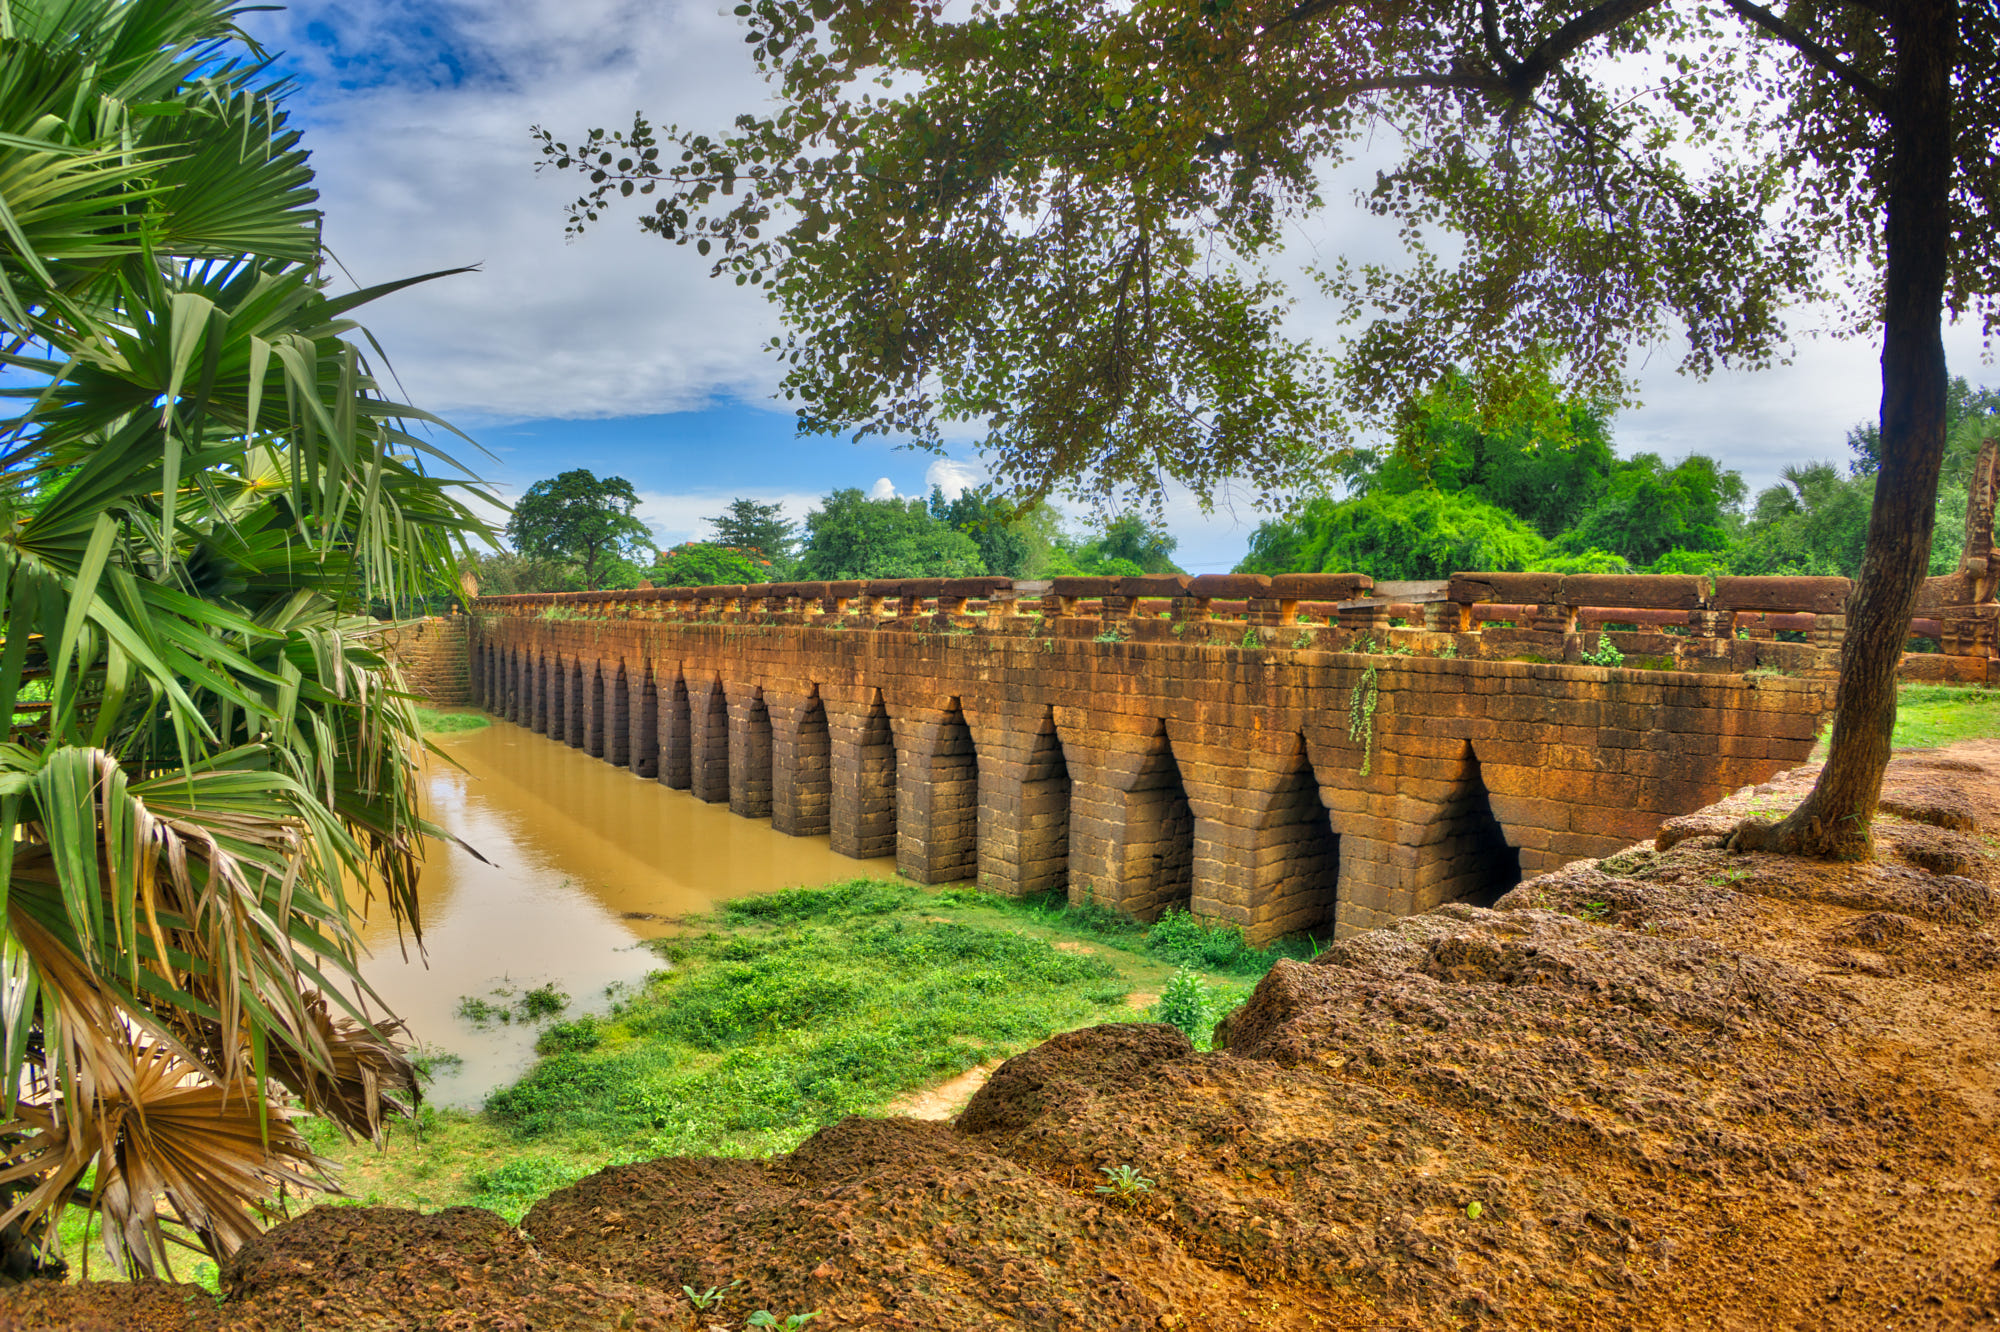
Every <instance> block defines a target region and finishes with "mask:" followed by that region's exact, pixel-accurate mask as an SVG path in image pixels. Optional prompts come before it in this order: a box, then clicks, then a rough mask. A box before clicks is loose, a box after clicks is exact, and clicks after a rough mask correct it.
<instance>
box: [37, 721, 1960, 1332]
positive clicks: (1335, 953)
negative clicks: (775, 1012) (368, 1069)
mask: <svg viewBox="0 0 2000 1332" xmlns="http://www.w3.org/2000/svg"><path fill="white" fill-rule="evenodd" d="M1811 780H1812V770H1811V769H1809V768H1808V769H1801V770H1798V771H1795V772H1793V773H1789V774H1786V775H1785V776H1783V777H1781V778H1779V779H1777V780H1775V781H1773V782H1771V783H1769V784H1767V785H1766V786H1763V787H1759V788H1757V789H1755V790H1746V791H1744V792H1740V793H1738V794H1737V795H1736V796H1734V797H1732V798H1731V799H1730V800H1728V801H1725V802H1723V803H1722V804H1721V805H1718V806H1715V807H1713V808H1711V809H1709V810H1705V811H1702V812H1701V813H1700V814H1697V815H1692V816H1689V817H1687V818H1684V819H1677V820H1674V821H1672V822H1670V823H1669V824H1667V825H1666V826H1665V827H1663V828H1662V830H1661V833H1660V836H1659V838H1658V840H1657V842H1656V843H1655V844H1654V845H1651V846H1638V847H1633V848H1631V849H1628V850H1627V851H1624V852H1622V853H1620V854H1619V855H1616V856H1613V857H1610V858H1608V859H1606V860H1603V861H1595V862H1582V863H1579V864H1575V865H1571V866H1569V867H1567V868H1565V869H1563V870H1562V871H1560V872H1558V873H1556V874H1552V875H1548V876H1545V877H1543V878H1539V879H1536V880H1532V881H1530V882H1528V883H1524V884H1522V885H1521V886H1520V887H1519V888H1518V889H1516V890H1515V891H1514V892H1512V893H1510V894H1509V895H1508V896H1507V897H1506V898H1504V899H1502V900H1501V901H1500V902H1499V903H1498V904H1497V906H1496V907H1495V908H1494V909H1492V910H1481V909H1477V908H1472V907H1466V906H1449V907H1444V908H1441V909H1440V910H1438V911H1435V912H1432V913H1430V914H1428V915H1425V916H1421V917H1415V918H1412V919H1410V920H1406V921H1402V922H1399V923H1398V924H1397V925H1395V926H1393V927H1390V928H1387V929H1383V930H1378V931H1374V932H1372V933H1370V934H1366V935H1360V936H1357V937H1354V938H1351V939H1346V940H1342V941H1340V942H1339V943H1337V944H1335V945H1334V946H1333V947H1331V948H1329V949H1327V950H1326V951H1325V952H1324V953H1322V954H1321V955H1320V956H1319V957H1318V958H1317V959H1316V960H1315V961H1314V962H1313V963H1312V964H1310V965H1307V964H1299V963H1289V962H1287V963H1280V964H1279V965H1278V966H1277V967H1276V968H1275V969H1274V970H1273V971H1272V972H1271V974H1270V975H1269V976H1268V977H1267V978H1266V979H1265V980H1264V982H1263V983H1262V984H1261V985H1260V986H1259V987H1258V989H1257V991H1256V993H1255V994H1254V995H1253V996H1252V998H1251V1000H1250V1001H1249V1003H1248V1004H1246V1005H1245V1006H1244V1007H1243V1008H1242V1009H1240V1010H1238V1011H1237V1012H1236V1013H1235V1014H1233V1015H1232V1016H1231V1018H1230V1019H1229V1020H1228V1021H1227V1023H1226V1024H1225V1030H1224V1044H1225V1045H1226V1047H1227V1048H1226V1051H1224V1052H1221V1053H1216V1054H1201V1053H1197V1052H1195V1051H1194V1050H1193V1049H1192V1048H1191V1047H1190V1046H1189V1045H1188V1043H1187V1041H1186V1040H1185V1039H1184V1038H1183V1037H1182V1036H1181V1035H1180V1034H1179V1033H1178V1032H1176V1031H1174V1030H1173V1029H1172V1028H1168V1027H1163V1026H1158V1025H1150V1024H1125V1025H1117V1026H1107V1027H1097V1028H1091V1029H1087V1030H1084V1031H1078V1032H1071V1033H1068V1034H1067V1035H1064V1036H1060V1037H1058V1038H1056V1039H1055V1040H1052V1041H1050V1042H1048V1043H1046V1044H1044V1045H1042V1046H1040V1047H1038V1048H1037V1049H1034V1050H1031V1051H1029V1052H1028V1053H1026V1054H1024V1055H1021V1056H1019V1057H1018V1058H1015V1059H1012V1060H1009V1061H1008V1062H1007V1063H1005V1064H1004V1065H1002V1066H1001V1067H999V1068H998V1069H997V1070H995V1071H993V1073H992V1075H991V1076H990V1078H988V1079H987V1080H986V1081H985V1083H984V1085H983V1086H980V1087H979V1088H978V1089H977V1090H976V1092H974V1093H973V1095H972V1097H971V1100H970V1102H969V1104H967V1106H966V1108H965V1110H964V1111H963V1113H962V1114H960V1115H959V1116H958V1118H957V1119H956V1120H955V1121H953V1122H951V1123H942V1122H935V1121H926V1120H918V1119H913V1118H894V1119H850V1120H847V1121H844V1122H843V1123H841V1124H838V1125H835V1126H834V1127H832V1128H829V1129H827V1130H825V1131H824V1132H822V1133H820V1134H818V1135H817V1136H816V1137H814V1138H813V1139H811V1140H810V1141H808V1142H807V1143H805V1144H804V1145H803V1146H802V1147H800V1149H799V1150H798V1151H796V1152H794V1153H792V1154H791V1155H789V1156H785V1157H779V1158H774V1159H772V1160H768V1161H742V1160H717V1159H706V1158H699V1159H668V1160H660V1161H653V1162H648V1163H644V1164H639V1165H632V1166H624V1167H618V1168H615V1169H611V1170H607V1171H605V1172H603V1173H601V1174H599V1175H596V1176H593V1177H591V1178H589V1179H586V1180H583V1181H581V1182H579V1183H578V1184H576V1185H575V1186H573V1187H571V1188H569V1189H565V1190H563V1191H561V1192H559V1193H557V1194H555V1195H553V1196H551V1197H550V1198H548V1199H546V1200H544V1201H543V1202H542V1203H541V1204H539V1205H538V1206H537V1207H536V1208H535V1209H534V1210H533V1211H532V1212H531V1213H529V1215H528V1216H527V1218H526V1219H525V1221H524V1223H523V1227H522V1230H521V1231H513V1230H510V1229H509V1228H508V1227H506V1226H505V1225H504V1223H502V1222H500V1221H499V1219H498V1218H496V1217H492V1216H490V1214H485V1213H480V1212H476V1211H472V1210H471V1209H456V1210H454V1211H453V1212H447V1213H441V1214H439V1215H438V1216H433V1217H417V1216H415V1215H413V1214H410V1213H403V1212H394V1211H388V1210H383V1209H327V1208H322V1209H319V1210H316V1211H314V1212H312V1213H309V1214H307V1215H306V1216H305V1217H304V1218H302V1219H301V1220H298V1221H295V1222H292V1223H289V1224H288V1225H285V1226H281V1227H279V1228H278V1229H276V1230H274V1231H273V1232H271V1233H270V1234H269V1235H267V1236H265V1237H264V1238H263V1239H261V1240H259V1241H257V1242H256V1243H254V1244H252V1245H251V1246H249V1248H248V1249H246V1250H245V1252H244V1253H243V1254H242V1255H240V1256H239V1257H238V1259H237V1260H235V1261H233V1262H232V1263H231V1264H230V1265H229V1267H228V1271H227V1285H228V1289H229V1291H230V1296H231V1297H230V1300H229V1301H228V1302H227V1303H225V1304H224V1305H222V1306H221V1307H220V1308H217V1307H215V1306H214V1305H212V1304H210V1303H208V1302H206V1301H203V1300H192V1299H189V1298H188V1297H187V1296H186V1294H185V1292H184V1291H183V1290H181V1289H179V1288H172V1287H160V1286H154V1287H150V1288H148V1287H119V1286H95V1287H84V1288H77V1287H70V1288H63V1289H58V1290H56V1291H50V1290H48V1289H46V1288H43V1289H39V1290H26V1291H14V1292H7V1293H0V1329H13V1328H25V1327H75V1328H97V1327H124V1326H134V1327H146V1328H152V1329H178V1328H182V1327H186V1328H201V1329H208V1328H229V1329H237V1328H250V1327H272V1328H291V1327H314V1328H326V1329H346V1328H370V1329H373V1328H390V1327H397V1328H402V1327H412V1328H416V1327H421V1328H440V1329H442V1328H457V1327H481V1328H483V1327H509V1328H511V1327H522V1328H526V1327H535V1328H543V1327H547V1328H557V1329H571V1328H615V1327H646V1326H657V1327H671V1328H679V1327H682V1326H689V1325H694V1315H693V1311H692V1310H688V1309H687V1308H686V1307H685V1305H684V1303H682V1302H681V1301H680V1298H679V1294H678V1292H679V1289H680V1286H681V1285H682V1284H683V1283H686V1284H689V1285H692V1286H694V1287H695V1288H696V1289H704V1288H706V1287H709V1286H721V1285H724V1284H726V1283H728V1282H730V1281H732V1280H735V1281H737V1282H739V1283H740V1284H739V1285H738V1286H737V1287H736V1288H735V1289H734V1291H733V1293H732V1294H731V1296H730V1298H729V1300H728V1302H727V1303H726V1304H725V1305H724V1307H723V1308H722V1310H721V1311H719V1312H717V1313H713V1314H708V1313H705V1314H703V1315H702V1316H701V1318H700V1320H699V1324H698V1325H700V1326H703V1327H707V1326H718V1327H724V1328H730V1329H734V1328H737V1327H740V1326H742V1325H743V1321H744V1320H745V1319H746V1318H747V1316H748V1315H749V1313H750V1312H751V1311H752V1310H755V1309H759V1308H763V1309H770V1310H772V1311H774V1312H777V1313H780V1314H784V1313H793V1312H805V1311H808V1310H819V1311H821V1312H820V1316H819V1317H818V1318H817V1319H815V1320H814V1322H813V1323H812V1324H811V1326H812V1327H814V1328H821V1327H846V1328H882V1329H901V1330H907V1332H919V1330H922V1332H930V1330H932V1329H972V1328H1036V1329H1050V1330H1051V1332H1055V1330H1056V1329H1063V1330H1065V1332H1067V1330H1070V1329H1078V1330H1088V1329H1117V1330H1119V1332H1126V1330H1131V1332H1137V1330H1138V1329H1155V1328H1164V1329H1183V1328H1185V1329H1209V1328H1213V1329H1236V1328H1245V1329H1248V1328H1301V1329H1303V1328H1353V1329H1362V1328H1371V1329H1372V1328H1422V1329H1462V1328H1488V1327H1520V1328H1550V1329H1555V1328H1563V1329H1596V1328H1605V1329H1613V1328H1617V1329H1655V1328H1660V1329H1679V1328H1704V1329H1737V1328H1740V1329H1766V1328H1787V1329H1791V1328H1796V1329H1806V1328H1812V1329H1819V1328H1832V1329H1849V1328H1852V1329H1862V1328H1867V1329H1877V1328H1962V1327H1965V1328H1969V1327H1984V1326H1993V1325H1996V1324H2000V1185H1996V1182H1995V1181H1996V1180H2000V1132H1996V1129H2000V933H1996V923H2000V892H1996V885H2000V861H1996V855H2000V744H1995V743H1992V742H1980V743H1976V744H1967V745H1962V746H1957V747H1954V748H1953V749H1951V750H1945V751H1936V752H1932V753H1928V754H1921V755H1913V756H1906V757H1904V758H1902V759H1899V760H1898V761H1897V762H1896V763H1895V764H1893V765H1892V767H1891V769H1890V773H1889V779H1888V784H1887V787H1886V796H1885V800H1884V810H1885V814H1884V816H1883V817H1882V818H1881V819H1880V821H1879V822H1878V824H1877V828H1876V834H1877V854H1876V856H1875V857H1874V858H1873V859H1872V860H1870V861H1867V862H1863V863H1858V864H1851V865H1830V864H1823V863H1817V862H1806V861H1799V860H1792V859H1787V858H1783V857H1776V856H1769V855H1762V854H1754V855H1742V856H1739V855H1732V854H1729V853H1726V852H1724V851H1723V850H1722V842H1721V836H1720V835H1721V834H1722V833H1724V832H1726V831H1727V829H1728V828H1729V827H1730V826H1731V825H1732V824H1733V822H1734V821H1735V820H1736V819H1738V818H1740V817H1742V816H1744V815H1745V814H1756V813H1768V814H1772V815H1775V814H1777V813H1779V812H1781V811H1782V810H1783V809H1785V808H1787V807H1789V805H1790V804H1791V803H1793V802H1794V801H1796V799H1797V798H1798V796H1799V795H1800V794H1802V793H1803V791H1804V790H1805V789H1806V788H1807V787H1808V786H1809V785H1810V782H1811ZM1121 1168H1129V1172H1130V1174H1131V1175H1133V1176H1136V1178H1134V1179H1133V1180H1132V1181H1131V1182H1130V1183H1128V1184H1127V1185H1126V1186H1125V1187H1123V1188H1121V1187H1119V1186H1118V1185H1117V1184H1116V1183H1115V1182H1114V1178H1115V1176H1116V1175H1117V1174H1118V1173H1120V1170H1121ZM670 1292H671V1293H670ZM93 1320H94V1321H93Z"/></svg>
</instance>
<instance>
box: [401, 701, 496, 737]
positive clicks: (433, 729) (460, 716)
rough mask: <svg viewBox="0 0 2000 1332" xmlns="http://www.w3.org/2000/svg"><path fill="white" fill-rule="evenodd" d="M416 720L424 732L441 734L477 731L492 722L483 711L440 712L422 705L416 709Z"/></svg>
mask: <svg viewBox="0 0 2000 1332" xmlns="http://www.w3.org/2000/svg"><path fill="white" fill-rule="evenodd" d="M417 721H418V723H419V724H420V725H421V726H422V727H423V728H424V730H425V732H427V733H430V734H441V735H449V734H451V733H452V732H454V731H477V730H479V729H480V728H481V727H484V726H491V725H492V724H493V719H492V718H491V717H489V716H487V715H486V714H485V713H483V712H442V711H439V710H438V709H436V708H422V707H420V708H418V709H417Z"/></svg>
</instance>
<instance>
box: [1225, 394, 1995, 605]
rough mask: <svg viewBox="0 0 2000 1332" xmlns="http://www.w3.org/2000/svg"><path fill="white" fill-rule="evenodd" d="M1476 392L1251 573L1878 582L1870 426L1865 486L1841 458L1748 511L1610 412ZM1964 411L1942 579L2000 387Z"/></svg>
mask: <svg viewBox="0 0 2000 1332" xmlns="http://www.w3.org/2000/svg"><path fill="white" fill-rule="evenodd" d="M1463 383H1464V381H1463V378H1462V377H1461V376H1458V375H1456V374H1454V375H1452V376H1448V377H1447V379H1446V381H1445V388H1444V390H1443V391H1441V392H1439V393H1433V394H1429V395H1426V396H1425V398H1424V399H1422V400H1420V404H1419V409H1418V410H1417V411H1415V412H1413V413H1412V414H1411V415H1410V417H1409V418H1408V419H1406V421H1405V422H1404V424H1403V427H1402V429H1401V432H1400V434H1399V437H1398V440H1397V443H1396V445H1395V446H1394V447H1393V448H1392V449H1390V450H1388V451H1387V452H1386V453H1384V454H1383V455H1382V456H1380V457H1379V458H1378V457H1374V456H1370V455H1361V456H1360V457H1359V458H1358V460H1357V462H1356V463H1355V464H1354V465H1353V467H1352V468H1351V471H1350V485H1351V489H1352V491H1353V497H1352V498H1348V499H1343V500H1333V499H1327V498H1315V499H1311V500H1308V501H1306V502H1305V503H1303V504H1301V505H1299V506H1297V507H1295V508H1294V509H1292V510H1291V511H1290V512H1288V513H1286V514H1284V515H1283V516H1281V517H1278V518H1274V519H1271V520H1269V521H1267V522H1265V523H1264V524H1262V525H1261V526H1259V527H1258V529H1257V531H1256V532H1255V534H1254V535H1253V536H1252V537H1251V541H1250V551H1249V554H1248V555H1247V556H1246V557H1245V559H1244V560H1243V562H1242V563H1241V564H1240V565H1238V566H1237V567H1238V569H1239V570H1240V571H1242V572H1246V573H1288V572H1308V573H1311V572H1322V571H1325V572H1334V571H1341V572H1345V571H1350V570H1351V571H1357V572H1362V573H1368V574H1372V575H1373V576H1374V577H1376V578H1378V579H1387V578H1443V577H1446V576H1447V575H1449V574H1451V573H1453V572H1456V571H1458V570H1461V569H1491V570H1518V569H1547V570H1554V571H1558V572H1592V573H1626V572H1635V571H1636V572H1651V573H1736V574H1808V575H1838V576H1842V577H1847V578H1858V577H1859V576H1860V574H1861V566H1862V559H1863V555H1864V553H1865V551H1866V547H1867V535H1868V516H1869V511H1870V507H1871V503H1872V501H1873V498H1874V491H1875V475H1874V472H1873V470H1872V463H1871V462H1870V460H1869V459H1870V455H1869V454H1868V453H1867V451H1866V449H1865V448H1864V447H1863V445H1864V444H1865V441H1866V439H1867V437H1868V434H1867V431H1866V430H1865V429H1864V428H1863V427H1856V428H1855V429H1854V430H1853V431H1850V432H1849V435H1848V441H1849V443H1850V445H1851V446H1853V448H1854V450H1855V452H1856V454H1857V456H1856V458H1855V460H1854V462H1853V464H1852V471H1851V473H1850V474H1847V475H1843V474H1842V473H1841V472H1840V471H1839V470H1838V469H1837V468H1835V467H1834V465H1833V464H1831V463H1827V462H1818V463H1806V464H1797V465H1794V466H1791V467H1787V468H1786V469H1785V470H1784V473H1783V480H1782V481H1781V482H1780V483H1779V484H1777V485H1774V486H1771V487H1768V488H1766V489H1765V490H1764V491H1762V492H1761V493H1759V494H1758V496H1757V497H1756V499H1755V501H1754V502H1752V503H1750V504H1749V505H1748V506H1747V509H1746V504H1745V489H1744V486H1743V482H1742V479H1741V478H1740V477H1738V476H1737V475H1736V473H1734V472H1732V471H1729V470H1727V469H1725V468H1723V467H1722V466H1720V465H1719V464H1718V463H1717V462H1716V461H1715V460H1714V459H1712V458H1709V457H1707V456H1705V455H1703V454H1690V455H1689V456H1687V457H1685V458H1683V459H1681V460H1680V461H1678V462H1676V463H1673V464H1671V465H1669V464H1667V463H1666V462H1665V461H1663V460H1662V459H1660V458H1659V457H1657V456H1655V455H1653V454H1639V455H1637V456H1635V457H1632V458H1629V459H1620V458H1617V457H1616V456H1614V455H1613V453H1612V451H1611V436H1610V431H1609V427H1608V424H1607V422H1606V420H1605V415H1604V413H1603V411H1602V410H1601V409H1600V408H1594V407H1591V406H1589V405H1587V404H1580V403H1575V402H1569V403H1558V404H1557V406H1558V407H1559V410H1558V411H1557V412H1555V413H1553V414H1544V415H1542V416H1541V417H1540V418H1539V419H1521V418H1514V419H1501V420H1498V421H1497V422H1489V421H1487V420H1483V419H1482V418H1481V417H1480V415H1479V411H1480V408H1479V406H1478V403H1477V401H1476V400H1475V399H1474V398H1473V397H1472V395H1470V394H1469V393H1468V392H1466V391H1465V390H1464V389H1463V387H1462V386H1463ZM1544 388H1545V386H1544ZM1535 396H1537V395H1530V398H1531V399H1532V398H1533V397H1535ZM1951 402H1952V405H1953V415H1952V421H1951V428H1950V434H1949V441H1948V444H1947V447H1946V451H1945V461H1944V465H1943V469H1942V479H1941V483H1940V486H1939V490H1938V517H1937V524H1936V527H1935V530H1934V532H1933V534H1932V539H1931V548H1930V558H1929V562H1928V571H1929V572H1930V573H1932V574H1944V573H1949V572H1951V571H1952V570H1953V569H1955V568H1956V567H1957V565H1958V559H1959V553H1960V551H1961V550H1962V549H1963V547H1964V541H1965V505H1966V490H1967V485H1968V481H1969V478H1970V475H1971V471H1972V467H1973V464H1974V462H1975V461H1977V459H1978V456H1979V444H1980V441H1981V440H1983V439H1986V438H1988V437H1994V436H2000V393H1995V392H1993V391H1992V390H1989V389H1984V388H1975V387H1974V386H1972V385H1971V384H1969V383H1967V381H1965V380H1964V379H1956V380H1953V381H1952V390H1951Z"/></svg>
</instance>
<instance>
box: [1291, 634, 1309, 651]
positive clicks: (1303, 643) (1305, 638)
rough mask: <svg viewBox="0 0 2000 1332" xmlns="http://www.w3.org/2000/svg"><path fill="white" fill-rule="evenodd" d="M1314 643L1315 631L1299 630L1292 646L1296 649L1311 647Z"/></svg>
mask: <svg viewBox="0 0 2000 1332" xmlns="http://www.w3.org/2000/svg"><path fill="white" fill-rule="evenodd" d="M1312 645H1313V632H1312V630H1310V629H1301V630H1299V632H1298V634H1297V636H1296V637H1294V638H1293V639H1292V647H1293V648H1294V649H1299V648H1309V647H1311V646H1312Z"/></svg>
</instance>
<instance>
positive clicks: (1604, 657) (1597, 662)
mask: <svg viewBox="0 0 2000 1332" xmlns="http://www.w3.org/2000/svg"><path fill="white" fill-rule="evenodd" d="M1579 660H1581V661H1582V662H1583V664H1584V665H1586V666H1623V665H1624V664H1625V654H1624V653H1623V652H1620V651H1619V650H1618V645H1617V644H1616V643H1614V642H1612V641H1611V635H1610V634H1603V633H1600V634H1599V635H1598V636H1597V646H1596V647H1594V648H1590V649H1588V650H1586V651H1585V652H1584V653H1583V655H1582V656H1581V657H1580V658H1579Z"/></svg>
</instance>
